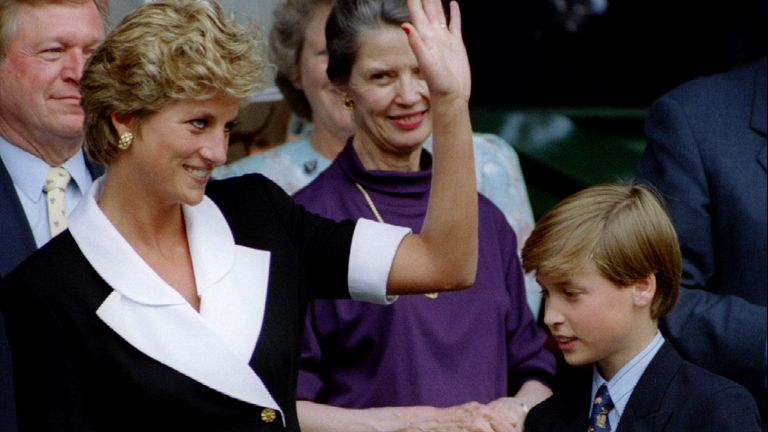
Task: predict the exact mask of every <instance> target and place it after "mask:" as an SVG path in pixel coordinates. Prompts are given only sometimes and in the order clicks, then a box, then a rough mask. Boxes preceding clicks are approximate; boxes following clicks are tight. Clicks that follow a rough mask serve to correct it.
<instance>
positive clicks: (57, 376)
mask: <svg viewBox="0 0 768 432" xmlns="http://www.w3.org/2000/svg"><path fill="white" fill-rule="evenodd" d="M38 279H44V278H42V277H40V278H38ZM22 280H23V279H21V278H14V275H13V274H12V275H11V276H10V277H9V279H7V280H6V287H5V288H4V290H3V292H2V296H0V306H2V312H3V314H4V315H5V319H6V328H7V333H8V341H9V343H10V346H11V352H12V360H13V369H14V379H15V382H16V405H17V409H18V424H19V432H26V431H34V432H38V431H39V432H46V431H51V432H54V431H56V432H69V431H72V432H75V431H77V432H88V431H89V430H90V429H89V428H88V427H87V426H86V425H85V424H84V422H83V418H82V415H81V413H82V409H81V408H82V405H81V404H82V399H81V394H80V389H81V387H80V386H81V385H82V382H83V381H82V379H81V376H80V373H79V370H78V366H79V365H80V362H78V361H77V360H76V359H75V357H74V354H73V351H72V350H71V349H70V348H71V347H72V345H71V344H70V342H69V341H68V338H67V336H66V332H65V331H64V330H63V329H64V323H63V322H61V321H60V320H59V319H58V318H57V314H56V313H55V308H53V307H52V306H51V305H50V304H49V302H47V301H46V299H44V298H42V296H40V295H38V294H39V293H38V292H37V291H36V290H35V289H34V288H35V287H32V286H30V285H28V284H25V283H23V282H21V281H22ZM49 282H50V281H49Z"/></svg>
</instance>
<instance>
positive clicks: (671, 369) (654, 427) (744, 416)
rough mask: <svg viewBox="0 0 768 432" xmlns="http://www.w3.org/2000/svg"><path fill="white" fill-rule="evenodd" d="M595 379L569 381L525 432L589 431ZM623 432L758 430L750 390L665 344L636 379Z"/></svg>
mask: <svg viewBox="0 0 768 432" xmlns="http://www.w3.org/2000/svg"><path fill="white" fill-rule="evenodd" d="M591 386H592V383H591V377H590V376H589V374H585V376H584V377H583V379H581V380H579V381H578V382H574V383H573V384H571V387H570V388H568V389H566V390H564V391H562V392H558V393H556V394H555V395H553V396H552V397H550V398H549V399H547V400H546V401H544V402H542V403H541V404H539V405H538V406H536V407H534V408H533V409H532V410H531V412H530V413H529V414H528V418H527V419H526V422H525V431H526V432H544V431H546V432H554V431H557V432H571V431H573V432H586V430H587V428H588V427H589V424H588V419H587V416H588V415H589V409H590V400H591V390H592V387H591ZM618 430H619V431H621V432H680V431H697V432H706V431H711V432H751V431H755V432H760V430H761V428H760V422H759V417H758V414H757V407H756V405H755V402H754V400H753V399H752V397H751V396H750V394H749V393H748V392H747V390H746V389H745V388H743V387H741V386H740V385H738V384H736V383H734V382H732V381H729V380H727V379H725V378H723V377H720V376H718V375H715V374H713V373H710V372H707V371H706V370H704V369H702V368H700V367H698V366H695V365H693V364H691V363H688V362H686V361H684V360H683V359H682V358H681V357H680V355H679V354H677V352H676V351H675V349H674V348H672V346H671V345H670V344H669V343H667V342H665V343H664V345H662V347H661V349H659V352H658V353H656V356H655V357H654V359H653V360H652V361H651V363H650V364H649V365H648V368H647V369H646V370H645V372H644V373H643V375H642V377H641V378H640V381H638V383H637V386H636V387H635V389H634V391H633V392H632V395H631V396H630V399H629V402H628V403H627V406H626V407H625V409H624V414H623V415H622V417H621V420H620V422H619V425H618Z"/></svg>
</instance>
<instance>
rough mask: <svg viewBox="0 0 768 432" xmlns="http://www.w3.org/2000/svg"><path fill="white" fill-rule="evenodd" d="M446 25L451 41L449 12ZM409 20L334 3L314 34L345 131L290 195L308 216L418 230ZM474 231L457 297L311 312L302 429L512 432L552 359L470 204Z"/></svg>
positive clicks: (418, 97)
mask: <svg viewBox="0 0 768 432" xmlns="http://www.w3.org/2000/svg"><path fill="white" fill-rule="evenodd" d="M435 3H437V2H435ZM437 7H438V8H439V6H437ZM431 13H435V14H438V13H441V12H439V11H437V10H433V11H431ZM451 18H452V20H451V23H450V31H456V29H459V28H460V27H459V26H460V18H459V17H458V7H457V6H455V5H454V6H453V7H452V14H451ZM410 21H411V18H410V16H409V14H408V8H407V6H406V1H405V0H366V1H359V0H358V1H354V2H353V1H346V0H338V1H337V2H336V4H335V6H334V8H333V10H332V12H331V15H330V18H329V21H328V24H327V27H326V37H327V43H328V55H329V64H328V75H329V78H330V79H331V81H332V82H333V83H334V84H335V85H336V86H337V87H338V89H339V90H340V91H341V92H342V93H343V95H344V96H343V100H344V105H345V107H346V108H347V109H349V110H351V112H352V115H353V118H354V121H355V124H356V130H357V132H356V134H355V135H354V136H353V137H351V138H350V139H349V141H348V143H347V146H346V147H345V148H344V150H343V151H342V152H341V154H340V155H339V156H338V158H337V159H336V160H335V161H334V162H333V163H332V164H331V166H330V167H329V168H328V169H327V170H326V171H325V172H323V173H322V174H320V175H319V176H318V177H317V179H316V180H315V181H314V182H312V183H311V184H309V185H308V186H307V187H306V188H304V189H302V190H300V191H299V192H298V193H297V194H296V195H295V196H294V198H295V199H296V201H297V202H299V203H302V204H304V205H305V207H307V208H308V209H309V210H312V211H315V212H318V213H320V214H321V215H323V216H327V217H330V218H333V219H337V220H342V219H348V218H359V217H363V218H370V219H378V220H379V221H381V222H385V223H390V224H395V225H401V226H405V227H410V228H411V229H413V230H414V232H419V231H420V230H421V226H422V224H423V223H424V220H425V215H426V209H427V203H428V201H429V196H430V187H431V181H432V168H433V167H432V157H431V155H430V154H429V153H428V152H427V151H425V150H423V149H422V143H423V142H424V141H425V140H426V138H427V137H428V136H429V134H430V133H431V132H432V129H433V120H432V119H433V110H438V109H439V107H440V105H438V104H436V103H435V101H436V100H438V98H442V95H441V94H440V91H439V88H432V87H430V86H428V85H427V82H426V81H425V79H424V77H423V71H422V70H421V69H420V68H419V63H418V61H417V56H415V55H414V52H413V51H412V47H411V45H410V44H409V39H408V35H407V34H406V33H407V31H405V32H404V31H403V30H407V27H406V28H401V25H402V24H403V23H405V22H410ZM443 22H446V21H443ZM447 30H448V27H447V26H446V31H447ZM467 96H468V94H467ZM435 112H437V111H435ZM434 118H435V122H437V121H441V120H438V117H437V116H436V115H435V117H434ZM437 126H438V125H437V123H436V124H435V127H436V128H437ZM437 150H438V149H437V148H436V151H437ZM455 181H456V183H457V184H460V183H462V182H465V181H466V179H463V178H459V176H457V177H456V178H455ZM478 220H479V239H480V245H479V264H478V273H477V278H476V281H475V285H474V286H473V287H472V288H470V289H469V290H466V291H464V292H453V293H441V294H439V295H437V294H433V295H422V296H407V298H406V297H402V298H400V299H399V300H398V301H397V302H395V303H394V304H393V305H390V306H388V307H381V306H376V305H368V304H363V303H360V302H355V301H347V300H317V301H315V302H314V303H313V304H310V306H309V312H308V319H307V324H306V329H305V335H306V336H305V341H304V342H305V346H304V348H303V352H302V363H301V369H300V376H299V386H298V398H299V399H300V401H299V403H298V410H299V419H300V423H301V426H302V430H305V431H326V430H327V431H334V432H340V431H345V430H350V431H353V430H354V431H359V430H369V429H371V430H398V429H408V428H419V430H429V429H430V427H434V429H435V430H446V428H448V429H450V427H456V428H457V429H460V430H465V429H466V430H480V431H484V430H487V431H513V430H520V429H521V428H522V423H523V420H524V417H525V414H526V413H527V409H528V407H530V406H532V405H535V404H536V403H538V402H540V401H541V400H543V399H545V398H546V397H548V396H549V395H550V391H549V388H548V383H549V381H550V380H551V378H552V376H553V373H554V359H553V356H552V354H551V353H549V352H548V351H546V350H545V349H544V340H545V334H544V332H543V331H542V330H541V329H540V328H539V327H538V326H537V325H536V323H535V320H534V318H533V316H532V314H531V312H530V309H529V308H528V305H527V303H526V296H525V289H524V284H523V276H522V271H521V268H520V263H519V261H518V258H517V254H516V250H517V244H516V238H515V233H514V231H513V230H512V228H511V227H510V226H509V224H508V223H507V221H506V219H505V217H504V215H503V214H502V213H501V211H500V210H498V209H497V208H496V207H495V206H494V205H493V204H492V203H491V202H490V201H489V200H487V199H485V198H484V197H482V196H479V219H478Z"/></svg>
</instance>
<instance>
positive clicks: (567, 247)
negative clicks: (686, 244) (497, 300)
mask: <svg viewBox="0 0 768 432" xmlns="http://www.w3.org/2000/svg"><path fill="white" fill-rule="evenodd" d="M522 259H523V268H524V269H525V271H526V273H527V272H536V273H537V274H547V275H551V276H567V275H569V274H573V273H575V272H577V271H579V270H581V269H583V268H585V267H586V266H588V265H590V264H591V265H594V266H595V267H596V268H597V270H598V271H599V272H600V273H601V274H602V275H603V276H604V277H605V278H607V279H608V280H610V281H611V282H613V283H614V284H616V285H618V286H621V287H625V286H629V285H631V284H632V283H634V282H636V281H638V280H639V279H641V278H643V277H646V276H648V275H651V274H654V275H655V276H656V295H655V296H654V299H653V303H652V305H651V317H652V318H659V317H661V316H663V315H665V314H667V313H669V311H670V310H672V308H673V307H674V305H675V304H676V303H677V299H678V297H679V295H680V276H681V271H682V257H681V254H680V246H679V243H678V239H677V234H676V233H675V229H674V227H673V225H672V222H671V221H670V219H669V216H668V215H667V212H666V210H665V209H664V206H663V204H662V201H661V199H660V198H659V197H658V195H657V194H655V193H654V192H652V191H651V190H650V189H648V188H647V187H646V186H643V185H638V184H604V185H597V186H593V187H590V188H587V189H585V190H582V191H580V192H577V193H575V194H573V195H571V196H569V197H568V198H566V199H564V200H563V201H561V202H560V203H558V204H557V205H556V206H555V207H553V208H552V209H551V210H550V211H549V212H548V213H547V214H546V215H544V216H543V217H542V218H541V219H540V220H539V221H538V222H537V224H536V227H535V228H534V230H533V232H532V233H531V236H530V237H529V238H528V240H527V241H526V242H525V246H524V247H523V252H522Z"/></svg>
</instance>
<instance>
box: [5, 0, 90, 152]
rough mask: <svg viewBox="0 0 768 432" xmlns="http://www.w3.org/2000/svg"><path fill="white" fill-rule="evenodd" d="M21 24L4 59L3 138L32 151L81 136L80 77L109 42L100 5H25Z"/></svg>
mask: <svg viewBox="0 0 768 432" xmlns="http://www.w3.org/2000/svg"><path fill="white" fill-rule="evenodd" d="M16 21H17V26H16V28H17V30H16V33H15V34H14V35H13V36H12V37H11V39H10V40H9V41H8V46H7V47H6V56H5V58H4V59H2V60H0V95H2V96H1V97H0V134H2V135H3V136H5V137H6V138H7V139H9V140H13V141H14V144H17V145H19V146H20V147H23V148H24V147H27V150H29V148H28V147H29V146H32V147H36V146H45V145H47V144H46V143H50V142H52V141H55V140H57V139H69V140H71V139H77V138H80V137H82V134H83V116H84V115H83V109H82V108H81V107H80V77H81V75H82V73H83V67H84V66H85V62H86V60H87V59H88V57H89V56H90V55H91V53H92V51H93V50H94V49H95V48H96V46H97V45H98V44H99V43H100V42H101V41H102V39H103V38H104V26H103V22H102V20H101V16H100V15H99V12H98V10H97V9H96V6H95V5H94V4H93V3H92V2H90V1H89V2H85V3H82V4H61V5H43V6H30V5H27V4H21V5H19V6H18V9H17V14H16ZM17 141H21V142H17ZM49 145H50V144H49Z"/></svg>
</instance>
